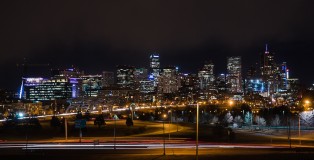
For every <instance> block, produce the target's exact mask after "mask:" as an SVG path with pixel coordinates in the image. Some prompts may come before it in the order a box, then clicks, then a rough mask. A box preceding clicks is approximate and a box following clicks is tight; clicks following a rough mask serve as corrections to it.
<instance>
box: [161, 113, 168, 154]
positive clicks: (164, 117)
mask: <svg viewBox="0 0 314 160" xmlns="http://www.w3.org/2000/svg"><path fill="white" fill-rule="evenodd" d="M166 118H167V115H166V114H164V115H163V121H162V130H163V139H164V145H163V146H164V154H163V155H164V156H165V155H166V138H165V119H166Z"/></svg>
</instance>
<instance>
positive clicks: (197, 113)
mask: <svg viewBox="0 0 314 160" xmlns="http://www.w3.org/2000/svg"><path fill="white" fill-rule="evenodd" d="M198 116H199V105H198V103H197V104H196V159H197V160H198V121H199V120H198V119H199V118H198Z"/></svg>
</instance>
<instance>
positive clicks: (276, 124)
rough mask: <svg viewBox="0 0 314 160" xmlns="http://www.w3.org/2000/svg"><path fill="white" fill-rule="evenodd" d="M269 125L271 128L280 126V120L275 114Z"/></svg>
mask: <svg viewBox="0 0 314 160" xmlns="http://www.w3.org/2000/svg"><path fill="white" fill-rule="evenodd" d="M271 125H272V126H279V125H280V118H279V115H278V114H276V116H275V118H273V119H272V121H271Z"/></svg>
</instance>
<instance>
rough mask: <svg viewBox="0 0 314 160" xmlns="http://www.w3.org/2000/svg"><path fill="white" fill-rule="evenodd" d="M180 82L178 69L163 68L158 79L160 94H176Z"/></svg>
mask: <svg viewBox="0 0 314 160" xmlns="http://www.w3.org/2000/svg"><path fill="white" fill-rule="evenodd" d="M179 87H180V81H179V77H178V74H177V70H176V67H166V68H163V70H162V73H161V75H160V76H159V77H158V93H174V92H176V91H178V89H179Z"/></svg>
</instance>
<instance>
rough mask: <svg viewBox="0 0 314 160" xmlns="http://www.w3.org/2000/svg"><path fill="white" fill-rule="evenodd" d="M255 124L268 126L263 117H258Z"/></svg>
mask: <svg viewBox="0 0 314 160" xmlns="http://www.w3.org/2000/svg"><path fill="white" fill-rule="evenodd" d="M255 122H256V123H257V124H258V125H259V126H266V121H265V119H264V118H263V117H260V116H256V117H255Z"/></svg>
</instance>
